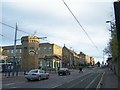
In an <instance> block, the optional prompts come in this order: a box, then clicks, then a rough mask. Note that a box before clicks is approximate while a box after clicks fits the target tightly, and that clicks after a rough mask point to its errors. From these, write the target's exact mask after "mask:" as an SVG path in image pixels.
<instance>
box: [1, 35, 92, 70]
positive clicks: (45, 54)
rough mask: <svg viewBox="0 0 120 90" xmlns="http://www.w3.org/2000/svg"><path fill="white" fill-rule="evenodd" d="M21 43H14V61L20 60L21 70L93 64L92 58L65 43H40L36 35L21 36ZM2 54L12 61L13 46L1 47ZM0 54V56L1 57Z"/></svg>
mask: <svg viewBox="0 0 120 90" xmlns="http://www.w3.org/2000/svg"><path fill="white" fill-rule="evenodd" d="M21 43H22V44H21V45H16V57H15V59H16V61H19V62H20V67H21V70H22V71H29V70H31V69H35V68H39V67H41V68H44V69H50V70H55V71H57V70H58V69H59V68H60V67H67V68H77V67H78V66H79V65H80V64H92V65H93V64H94V58H92V57H90V56H88V55H86V54H84V53H83V52H80V54H77V53H76V52H75V51H73V50H70V49H68V48H67V47H66V46H65V45H64V47H63V48H62V47H60V46H59V45H56V44H50V43H40V38H39V37H36V36H23V37H22V38H21ZM0 50H1V52H2V56H6V60H8V61H10V62H13V52H14V51H13V50H14V46H4V47H1V49H0ZM2 56H1V57H2Z"/></svg>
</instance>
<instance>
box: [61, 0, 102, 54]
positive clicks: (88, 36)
mask: <svg viewBox="0 0 120 90" xmlns="http://www.w3.org/2000/svg"><path fill="white" fill-rule="evenodd" d="M62 1H63V3H64V5H65V6H66V7H67V9H68V10H69V11H70V13H71V14H72V16H73V17H74V19H75V20H76V21H77V23H78V24H79V26H80V27H81V28H82V30H83V31H84V33H85V34H86V36H87V37H88V39H89V40H90V41H91V43H92V44H93V46H94V47H95V48H96V49H97V51H98V52H99V49H98V47H97V46H96V45H95V43H94V42H93V40H92V39H91V37H90V36H89V35H88V33H87V32H86V31H85V29H84V28H83V26H82V25H81V23H80V22H79V20H78V19H77V17H76V16H75V15H74V14H73V12H72V11H71V9H70V8H69V6H68V5H67V4H66V2H65V1H64V0H62ZM99 53H100V52H99Z"/></svg>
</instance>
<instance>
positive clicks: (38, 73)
mask: <svg viewBox="0 0 120 90" xmlns="http://www.w3.org/2000/svg"><path fill="white" fill-rule="evenodd" d="M49 76H50V75H49V73H47V72H46V71H45V70H41V69H33V70H30V71H29V72H28V73H25V78H26V79H27V80H28V81H30V80H41V79H49Z"/></svg>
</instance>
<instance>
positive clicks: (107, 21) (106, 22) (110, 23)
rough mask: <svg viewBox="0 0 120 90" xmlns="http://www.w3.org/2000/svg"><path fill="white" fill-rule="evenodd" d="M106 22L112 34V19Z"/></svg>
mask: <svg viewBox="0 0 120 90" xmlns="http://www.w3.org/2000/svg"><path fill="white" fill-rule="evenodd" d="M106 23H110V31H111V36H112V32H113V31H112V28H113V26H112V21H106Z"/></svg>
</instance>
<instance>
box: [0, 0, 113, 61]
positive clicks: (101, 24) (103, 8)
mask: <svg viewBox="0 0 120 90" xmlns="http://www.w3.org/2000/svg"><path fill="white" fill-rule="evenodd" d="M64 1H65V2H66V3H67V5H68V6H69V8H70V9H71V10H72V12H73V13H74V15H75V16H76V17H77V19H78V20H79V22H80V23H81V25H82V26H83V28H84V29H85V31H86V32H87V33H88V35H89V36H90V38H91V39H92V41H93V42H94V43H95V45H96V46H97V47H98V49H99V52H98V50H97V49H96V47H95V46H94V45H93V44H92V42H91V41H90V40H89V39H88V37H87V36H86V34H85V32H84V31H83V30H82V29H81V27H80V26H79V25H78V23H77V22H76V21H75V19H74V18H73V16H72V15H71V13H70V12H69V10H68V9H67V7H66V6H65V5H64V3H63V2H62V0H2V9H1V10H2V11H1V12H0V13H1V14H0V21H1V22H3V23H6V24H8V25H11V26H13V27H15V24H16V22H17V24H18V29H20V30H23V31H25V32H28V33H29V35H33V34H34V32H36V33H35V35H36V36H39V37H47V39H46V40H40V42H41V43H45V42H49V43H55V44H57V45H59V46H61V47H63V46H64V44H65V45H66V46H67V47H68V48H71V49H72V50H74V51H76V52H77V53H79V52H81V51H82V52H83V53H85V54H87V55H89V56H93V57H94V58H95V61H96V62H97V61H100V62H102V61H103V49H104V48H105V47H106V46H107V43H108V41H109V38H110V32H109V31H108V29H109V26H110V25H109V24H106V20H112V19H113V16H112V14H113V1H114V0H64ZM0 7H1V5H0ZM0 26H1V27H2V28H1V27H0V29H1V30H2V32H0V34H1V35H4V37H3V36H0V37H1V39H2V42H1V45H2V46H4V45H13V44H14V32H15V30H14V29H12V28H10V27H7V26H4V25H0ZM25 35H28V34H26V33H24V32H20V31H18V35H17V39H20V38H21V37H22V36H25ZM17 44H21V42H20V41H17Z"/></svg>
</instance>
